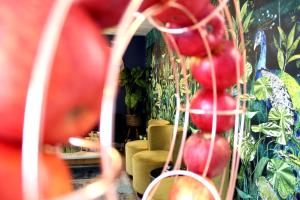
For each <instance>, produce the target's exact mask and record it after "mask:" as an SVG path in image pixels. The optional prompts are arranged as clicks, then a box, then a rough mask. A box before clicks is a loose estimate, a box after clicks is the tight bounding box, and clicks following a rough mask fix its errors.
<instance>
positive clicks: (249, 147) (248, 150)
mask: <svg viewBox="0 0 300 200" xmlns="http://www.w3.org/2000/svg"><path fill="white" fill-rule="evenodd" d="M257 144H258V143H256V141H255V139H254V138H253V137H252V136H251V135H250V134H249V133H248V134H246V135H245V136H244V137H243V141H242V144H241V148H240V155H241V159H242V161H243V162H244V163H248V162H249V161H252V160H253V159H254V158H255V154H256V149H257Z"/></svg>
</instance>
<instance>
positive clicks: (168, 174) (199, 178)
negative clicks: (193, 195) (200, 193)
mask: <svg viewBox="0 0 300 200" xmlns="http://www.w3.org/2000/svg"><path fill="white" fill-rule="evenodd" d="M180 175H182V176H189V177H192V178H194V179H196V180H197V181H199V182H200V183H202V184H203V185H204V186H205V187H206V188H207V189H208V190H209V191H210V192H211V194H212V196H213V197H214V199H215V200H221V198H220V195H219V193H218V191H217V190H216V188H215V186H213V185H212V184H211V183H209V182H208V181H207V180H206V179H205V178H203V177H202V176H199V175H198V174H195V173H193V172H190V171H186V170H172V171H168V172H165V173H163V174H161V175H160V176H158V177H157V178H155V179H154V180H153V181H152V182H151V183H150V185H149V186H148V187H147V189H146V191H145V193H144V195H143V198H142V200H147V199H148V196H149V193H150V192H151V190H152V189H153V187H155V185H156V184H158V183H159V182H160V181H161V180H163V179H164V178H167V177H171V176H180Z"/></svg>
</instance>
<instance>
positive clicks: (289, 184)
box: [267, 159, 297, 199]
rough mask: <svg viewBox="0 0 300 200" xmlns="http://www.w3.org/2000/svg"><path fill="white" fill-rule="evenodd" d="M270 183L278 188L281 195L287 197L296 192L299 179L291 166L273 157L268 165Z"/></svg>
mask: <svg viewBox="0 0 300 200" xmlns="http://www.w3.org/2000/svg"><path fill="white" fill-rule="evenodd" d="M267 170H268V175H269V180H270V183H271V184H272V185H273V186H274V188H276V189H277V191H278V193H279V196H280V197H281V198H283V199H286V198H287V197H288V195H290V194H293V193H294V188H295V187H296V184H297V181H296V177H295V176H294V174H293V171H292V170H291V168H290V166H289V165H288V164H287V163H286V162H284V161H283V160H279V159H271V161H270V162H269V163H268V165H267Z"/></svg>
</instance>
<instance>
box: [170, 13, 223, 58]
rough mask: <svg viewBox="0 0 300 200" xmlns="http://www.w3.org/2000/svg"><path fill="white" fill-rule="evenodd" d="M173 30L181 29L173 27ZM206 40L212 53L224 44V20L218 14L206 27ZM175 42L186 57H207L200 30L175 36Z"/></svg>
mask: <svg viewBox="0 0 300 200" xmlns="http://www.w3.org/2000/svg"><path fill="white" fill-rule="evenodd" d="M171 28H180V27H179V26H176V25H171ZM204 31H205V32H206V34H205V35H206V40H207V42H208V45H209V48H210V50H211V51H213V50H214V49H216V48H217V47H218V46H219V45H220V44H221V42H222V40H223V37H224V31H225V24H224V19H223V17H222V16H220V15H219V14H217V15H216V16H215V17H213V18H212V19H211V21H209V22H208V23H207V24H206V25H205V27H204ZM172 36H173V37H174V40H175V42H176V44H177V46H178V48H179V52H180V53H181V54H182V55H185V56H197V57H202V56H205V55H207V50H206V48H205V45H204V41H203V40H202V37H201V35H200V33H199V31H198V30H193V31H188V32H184V33H182V34H173V35H172Z"/></svg>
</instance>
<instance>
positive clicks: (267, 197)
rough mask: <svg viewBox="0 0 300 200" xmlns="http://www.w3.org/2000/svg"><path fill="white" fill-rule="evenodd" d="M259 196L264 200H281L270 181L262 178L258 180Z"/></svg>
mask: <svg viewBox="0 0 300 200" xmlns="http://www.w3.org/2000/svg"><path fill="white" fill-rule="evenodd" d="M255 183H256V186H257V188H258V193H259V196H260V197H261V198H262V199H263V200H279V198H278V196H277V195H276V193H275V191H274V190H273V188H272V186H271V185H270V183H269V182H268V180H267V179H266V178H265V177H263V176H261V177H259V178H258V179H257V180H256V182H255Z"/></svg>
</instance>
